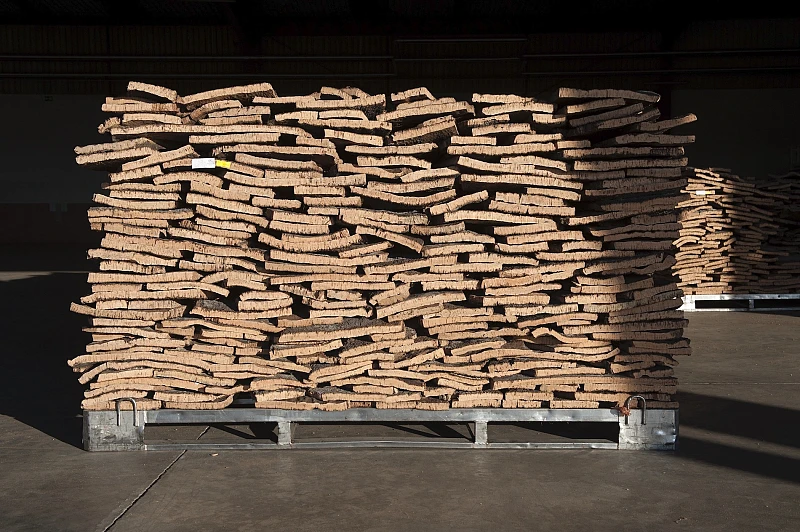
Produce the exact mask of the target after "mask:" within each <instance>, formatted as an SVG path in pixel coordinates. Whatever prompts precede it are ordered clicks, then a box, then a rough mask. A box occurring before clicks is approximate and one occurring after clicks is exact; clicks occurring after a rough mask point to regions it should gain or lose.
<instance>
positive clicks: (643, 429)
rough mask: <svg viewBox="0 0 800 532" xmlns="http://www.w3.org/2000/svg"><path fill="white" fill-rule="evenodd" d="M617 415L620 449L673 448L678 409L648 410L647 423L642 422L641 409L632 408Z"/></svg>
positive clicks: (676, 439)
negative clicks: (627, 413) (625, 414)
mask: <svg viewBox="0 0 800 532" xmlns="http://www.w3.org/2000/svg"><path fill="white" fill-rule="evenodd" d="M625 420H626V417H625V416H620V417H619V448H620V449H652V450H661V451H664V450H667V451H669V450H675V446H676V444H677V441H678V411H677V410H648V411H647V424H642V411H641V410H632V411H631V413H630V415H629V416H628V417H627V423H626V421H625Z"/></svg>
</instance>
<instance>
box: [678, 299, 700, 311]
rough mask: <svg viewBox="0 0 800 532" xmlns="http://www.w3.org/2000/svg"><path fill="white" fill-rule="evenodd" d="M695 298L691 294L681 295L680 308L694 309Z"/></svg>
mask: <svg viewBox="0 0 800 532" xmlns="http://www.w3.org/2000/svg"><path fill="white" fill-rule="evenodd" d="M696 308H697V307H696V304H695V298H694V296H692V295H684V296H683V305H681V308H680V310H695V309H696Z"/></svg>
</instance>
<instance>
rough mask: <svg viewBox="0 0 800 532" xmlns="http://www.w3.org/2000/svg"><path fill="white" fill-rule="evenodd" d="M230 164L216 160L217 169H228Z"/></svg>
mask: <svg viewBox="0 0 800 532" xmlns="http://www.w3.org/2000/svg"><path fill="white" fill-rule="evenodd" d="M230 167H231V162H230V161H220V160H219V159H217V168H230Z"/></svg>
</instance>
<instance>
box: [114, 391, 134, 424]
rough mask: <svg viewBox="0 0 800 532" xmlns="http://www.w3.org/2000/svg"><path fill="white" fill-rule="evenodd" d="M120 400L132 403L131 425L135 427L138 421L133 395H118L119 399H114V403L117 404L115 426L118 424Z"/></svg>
mask: <svg viewBox="0 0 800 532" xmlns="http://www.w3.org/2000/svg"><path fill="white" fill-rule="evenodd" d="M122 401H128V402H129V403H130V404H131V405H133V426H134V427H137V426H138V425H139V422H138V419H139V415H138V413H137V409H136V399H134V398H133V397H120V398H119V399H117V400H116V401H115V403H116V405H117V426H118V427H119V426H120V414H119V405H120V403H121V402H122Z"/></svg>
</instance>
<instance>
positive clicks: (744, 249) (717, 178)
mask: <svg viewBox="0 0 800 532" xmlns="http://www.w3.org/2000/svg"><path fill="white" fill-rule="evenodd" d="M685 175H686V177H687V180H688V184H687V186H686V188H685V189H684V193H685V194H686V196H685V199H684V200H683V201H682V202H681V203H680V204H679V207H680V209H681V214H680V221H681V230H680V238H679V239H678V240H676V241H675V245H676V246H677V248H678V253H677V254H676V259H677V261H678V263H677V265H676V272H677V274H678V275H679V277H680V280H681V282H680V286H681V288H682V289H683V290H684V292H685V293H687V294H703V295H708V294H712V295H713V294H779V293H794V292H797V291H798V290H800V277H799V276H800V254H798V249H800V247H799V245H800V216H798V208H797V204H798V203H797V202H798V200H800V179H798V177H799V176H798V174H787V175H785V176H772V177H769V178H763V179H755V178H742V177H739V176H737V175H734V174H733V173H731V171H730V170H729V169H724V168H710V169H699V168H688V169H686V171H685Z"/></svg>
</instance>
